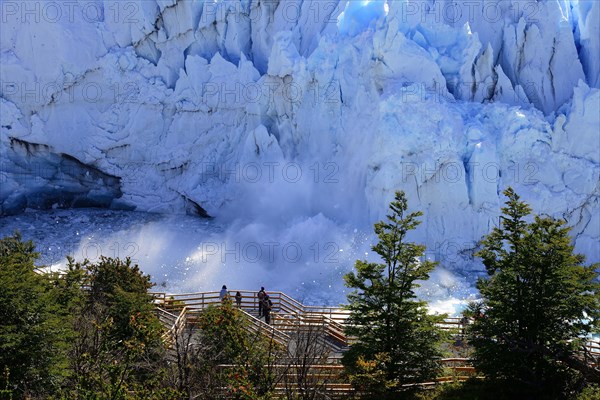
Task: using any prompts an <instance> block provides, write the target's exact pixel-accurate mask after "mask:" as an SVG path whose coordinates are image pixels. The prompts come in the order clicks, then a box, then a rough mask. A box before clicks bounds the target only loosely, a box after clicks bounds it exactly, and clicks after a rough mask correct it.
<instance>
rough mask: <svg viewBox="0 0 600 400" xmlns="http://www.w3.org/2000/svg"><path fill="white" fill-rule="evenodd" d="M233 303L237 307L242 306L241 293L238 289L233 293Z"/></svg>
mask: <svg viewBox="0 0 600 400" xmlns="http://www.w3.org/2000/svg"><path fill="white" fill-rule="evenodd" d="M235 304H237V306H238V308H242V294H241V293H240V292H239V291H238V292H237V293H236V294H235Z"/></svg>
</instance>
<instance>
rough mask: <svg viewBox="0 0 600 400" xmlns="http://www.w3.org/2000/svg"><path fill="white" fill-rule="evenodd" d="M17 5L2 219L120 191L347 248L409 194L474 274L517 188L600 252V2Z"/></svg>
mask: <svg viewBox="0 0 600 400" xmlns="http://www.w3.org/2000/svg"><path fill="white" fill-rule="evenodd" d="M0 7H1V9H0V18H1V19H2V24H1V26H0V66H1V79H0V80H1V82H0V83H1V84H0V126H1V131H0V157H1V158H0V163H1V164H0V185H1V186H0V213H1V214H2V215H3V216H4V217H2V218H0V224H2V223H3V221H4V223H5V224H7V226H9V225H10V226H11V227H15V226H16V225H15V223H14V220H10V219H9V217H8V216H11V215H15V216H18V214H20V213H23V212H26V211H29V210H32V209H38V210H44V209H45V210H54V209H57V208H58V209H61V208H73V207H103V208H107V209H112V210H123V211H118V212H125V213H126V212H132V211H133V210H135V211H136V212H138V211H142V212H150V213H161V214H168V215H179V216H181V218H183V215H184V214H187V215H192V216H199V217H214V218H215V221H217V222H218V224H223V226H224V227H225V228H223V230H224V232H227V233H226V234H223V235H221V236H219V239H218V240H220V241H221V242H222V243H225V242H226V243H242V244H243V243H249V241H252V240H256V238H257V237H266V238H267V239H265V241H261V243H263V242H269V243H270V241H272V240H275V241H279V242H278V243H288V244H289V243H301V246H302V248H303V249H304V250H305V253H307V252H308V251H307V250H306V249H307V248H308V247H310V246H311V243H312V241H311V239H314V238H319V239H318V240H320V242H319V245H318V247H319V248H320V249H321V250H322V251H326V250H327V249H326V248H325V246H326V245H327V243H336V246H337V247H336V248H338V249H339V250H343V249H344V248H348V246H347V244H348V243H351V242H355V241H356V240H357V239H356V238H357V237H361V238H362V236H361V232H367V233H365V235H366V236H365V237H367V238H368V237H370V238H371V239H372V236H369V234H370V230H371V228H370V227H371V224H372V223H373V222H375V221H376V220H378V219H381V218H383V217H384V216H385V212H386V209H387V204H388V203H389V201H390V200H391V199H392V198H393V193H394V191H395V190H404V191H405V192H406V193H407V194H408V198H409V205H410V206H411V208H413V209H415V210H416V209H418V210H422V211H423V212H424V217H423V224H422V225H421V226H420V227H419V229H418V230H417V231H415V232H414V239H415V240H419V241H422V242H424V243H425V244H426V245H427V246H428V253H427V256H428V257H429V258H431V259H433V260H437V261H440V263H441V266H442V268H443V271H448V273H456V274H459V275H462V276H469V277H473V276H476V274H477V273H480V272H481V271H482V266H481V264H480V263H479V262H478V261H477V260H476V259H474V257H473V250H474V249H475V247H476V244H477V241H478V240H479V239H480V238H481V236H482V235H484V234H486V233H487V232H488V231H489V230H490V228H491V227H493V226H495V224H497V221H498V218H499V209H500V207H501V205H502V203H503V199H502V195H501V192H502V190H503V189H504V188H505V187H507V186H512V187H514V188H515V190H516V191H517V192H518V193H519V194H520V195H521V196H522V198H523V199H524V200H525V201H527V202H529V203H530V204H531V206H532V208H533V209H534V211H535V212H537V213H543V214H548V215H552V216H554V217H559V218H566V219H567V220H568V221H569V223H570V225H571V226H572V227H573V231H572V233H573V236H574V240H575V244H576V249H577V251H579V252H581V253H583V254H585V255H586V256H587V257H588V260H590V261H600V246H599V243H600V205H599V197H600V184H599V182H600V89H599V88H600V78H599V76H600V3H599V2H597V1H593V0H544V1H537V0H526V1H525V0H494V1H484V0H478V1H472V0H387V1H385V0H372V1H363V0H361V1H357V0H352V1H341V0H268V1H263V0H132V1H112V0H105V1H103V0H78V1H55V2H48V1H8V0H4V1H2V2H1V3H0ZM11 218H13V217H11ZM186 218H187V217H186ZM8 221H13V222H8ZM17 225H18V224H17ZM356 232H358V233H356ZM344 235H346V236H347V237H344V238H341V237H342V236H344ZM209 236H210V235H209ZM351 237H352V239H350V238H351ZM360 241H361V243H362V244H361V245H360V246H358V247H356V246H355V249H358V248H360V250H356V252H355V253H352V254H353V255H355V256H362V255H363V254H364V253H366V252H368V246H367V245H366V244H365V243H368V240H367V239H364V238H362V239H360ZM338 244H339V245H338ZM242 247H243V245H242ZM282 247H283V245H282ZM350 247H352V246H350ZM204 250H207V249H204ZM263 250H265V249H263ZM217 257H219V255H217ZM221 258H222V257H221ZM279 261H281V260H279ZM307 262H308V261H306V260H304V259H302V263H301V264H302V265H303V267H302V268H301V269H300V271H301V272H294V273H293V274H292V273H291V272H290V275H294V276H295V275H298V276H299V275H302V274H309V275H310V274H311V273H309V272H307V271H308V270H309V268H308V267H306V265H305V264H306V263H307ZM233 264H235V262H234V263H233ZM266 264H269V265H271V267H270V268H271V269H272V270H274V271H277V274H286V273H287V272H286V271H289V270H290V268H291V267H290V265H288V263H285V262H278V261H277V260H269V262H268V263H266ZM310 264H311V266H312V267H311V268H316V269H317V270H318V269H320V268H322V269H325V270H327V268H328V266H327V265H326V264H324V263H323V262H322V260H320V262H317V263H314V262H312V261H311V262H310ZM346 264H347V265H346ZM351 264H352V263H351V258H350V257H349V258H348V259H347V262H346V263H345V264H344V265H343V266H342V267H341V268H342V269H345V270H347V269H349V268H350V267H351ZM336 265H337V264H336ZM445 273H446V272H442V273H441V274H442V275H443V274H445ZM315 276H316V275H315ZM215 279H218V278H215ZM290 279H292V278H291V277H290ZM293 279H295V280H300V279H302V278H301V277H297V278H293ZM443 279H445V278H443ZM443 279H442V280H443ZM213 283H214V284H216V283H217V281H215V282H212V281H210V284H211V285H212V284H213ZM219 286H220V285H219Z"/></svg>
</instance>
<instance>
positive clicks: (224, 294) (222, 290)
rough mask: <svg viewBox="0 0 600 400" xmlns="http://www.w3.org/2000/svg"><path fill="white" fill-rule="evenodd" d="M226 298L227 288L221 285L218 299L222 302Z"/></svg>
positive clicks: (227, 294)
mask: <svg viewBox="0 0 600 400" xmlns="http://www.w3.org/2000/svg"><path fill="white" fill-rule="evenodd" d="M228 297H229V292H228V291H227V286H225V285H223V287H222V288H221V291H220V292H219V299H220V300H221V301H224V300H225V299H227V298H228Z"/></svg>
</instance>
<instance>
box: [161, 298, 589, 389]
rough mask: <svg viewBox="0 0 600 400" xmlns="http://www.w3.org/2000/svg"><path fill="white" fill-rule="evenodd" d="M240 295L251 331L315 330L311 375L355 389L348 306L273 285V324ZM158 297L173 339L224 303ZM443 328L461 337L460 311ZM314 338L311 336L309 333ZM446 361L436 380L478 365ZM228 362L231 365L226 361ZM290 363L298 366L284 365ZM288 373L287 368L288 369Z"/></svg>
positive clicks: (287, 336) (288, 338) (277, 334)
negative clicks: (347, 359)
mask: <svg viewBox="0 0 600 400" xmlns="http://www.w3.org/2000/svg"><path fill="white" fill-rule="evenodd" d="M237 291H238V290H229V293H230V295H231V300H232V301H233V304H234V305H235V298H234V297H233V294H235V293H236V292H237ZM239 292H240V293H241V295H242V301H241V305H240V308H239V309H240V310H241V311H242V312H243V313H244V314H245V315H246V317H247V319H248V321H249V322H250V323H249V325H248V328H247V329H249V330H250V331H251V332H260V333H263V334H265V335H267V336H268V337H270V338H271V339H272V340H273V341H274V342H276V343H278V344H280V345H282V346H284V347H288V348H289V346H290V344H291V343H293V341H294V340H295V339H294V338H295V337H297V336H298V335H299V334H301V333H303V332H307V333H310V332H313V333H314V332H315V330H318V332H319V335H318V336H315V340H318V341H319V344H320V345H322V346H323V348H326V349H327V351H328V352H329V355H328V357H327V360H326V363H325V364H318V365H310V366H309V368H308V369H309V375H310V377H311V379H314V380H319V379H323V380H325V382H326V383H324V386H323V388H324V389H326V390H327V391H328V393H329V394H330V395H331V396H333V397H337V396H341V397H344V395H348V394H349V393H350V392H352V391H353V388H352V386H351V385H349V384H348V383H347V381H345V380H343V379H342V378H341V374H342V372H343V366H342V365H341V364H340V360H341V356H342V354H343V352H344V351H345V350H347V349H348V347H349V346H350V345H351V344H352V342H353V341H354V340H355V338H352V337H348V336H347V335H346V334H345V333H344V324H345V322H346V319H347V318H348V316H349V315H350V312H349V311H348V310H345V309H343V308H341V307H328V306H308V305H304V304H302V303H301V302H299V301H297V300H295V299H293V298H292V297H290V296H288V295H286V294H285V293H282V292H273V291H269V292H268V295H269V299H270V300H271V301H272V303H273V307H272V311H271V324H270V325H269V324H266V323H265V322H264V320H263V319H262V318H258V297H257V292H255V291H248V290H239ZM152 295H154V297H155V299H156V300H155V303H156V309H157V315H158V317H159V319H160V321H161V322H162V324H163V325H164V326H165V327H166V328H167V332H166V333H165V335H164V337H163V338H164V340H165V341H166V342H167V343H170V344H173V343H174V341H175V335H176V334H177V332H182V331H183V330H185V329H186V327H187V326H188V325H189V324H190V323H192V324H193V323H194V321H197V319H198V316H199V314H200V313H201V312H202V311H203V310H204V309H205V308H207V307H208V306H211V305H218V304H221V300H220V298H219V292H218V291H210V292H198V293H181V294H167V293H164V292H155V293H152ZM439 326H440V328H442V329H444V330H447V331H450V333H451V335H452V336H454V337H455V339H462V338H463V336H464V331H465V328H466V326H465V324H463V322H462V321H461V318H459V317H450V318H446V319H445V320H444V322H443V323H441V324H439ZM311 340H312V339H311ZM586 353H587V355H586V361H587V362H588V363H589V364H590V365H591V366H592V367H596V368H597V367H598V365H599V364H598V363H599V360H600V341H599V340H598V339H594V340H589V341H588V342H587V343H586ZM441 361H442V364H443V366H444V370H445V371H446V373H447V376H442V377H439V378H438V379H437V380H436V381H437V382H449V381H457V380H466V379H468V378H469V377H472V376H474V375H475V369H474V368H473V366H472V364H471V360H470V359H469V358H461V357H455V358H446V359H442V360H441ZM222 367H223V368H227V367H228V366H227V365H223V366H222ZM283 367H284V366H277V365H273V366H270V368H283ZM285 367H286V368H288V369H289V368H292V369H293V368H294V366H293V365H286V366H285ZM284 375H286V374H284ZM435 383H436V382H429V383H423V384H422V385H423V386H428V385H433V384H435ZM275 389H276V391H277V392H284V391H285V390H289V387H287V386H285V385H283V384H278V385H277V386H276V388H275Z"/></svg>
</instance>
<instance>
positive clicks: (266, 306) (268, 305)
mask: <svg viewBox="0 0 600 400" xmlns="http://www.w3.org/2000/svg"><path fill="white" fill-rule="evenodd" d="M262 308H263V314H264V315H265V322H266V323H267V324H270V323H271V309H272V308H273V302H272V301H271V299H270V298H269V295H268V294H265V297H264V299H263V307H262Z"/></svg>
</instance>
